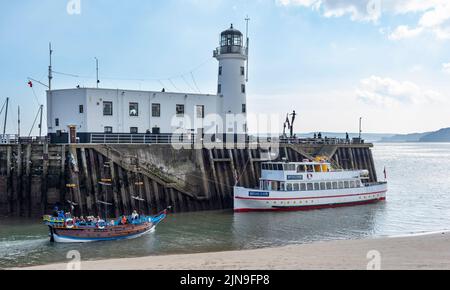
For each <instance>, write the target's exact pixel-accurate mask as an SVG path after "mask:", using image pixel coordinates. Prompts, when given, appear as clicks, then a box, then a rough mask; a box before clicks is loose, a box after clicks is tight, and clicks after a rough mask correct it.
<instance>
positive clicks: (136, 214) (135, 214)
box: [131, 210, 139, 221]
mask: <svg viewBox="0 0 450 290" xmlns="http://www.w3.org/2000/svg"><path fill="white" fill-rule="evenodd" d="M131 219H132V220H133V221H135V220H138V219H139V214H138V212H137V211H136V210H134V211H133V213H132V214H131Z"/></svg>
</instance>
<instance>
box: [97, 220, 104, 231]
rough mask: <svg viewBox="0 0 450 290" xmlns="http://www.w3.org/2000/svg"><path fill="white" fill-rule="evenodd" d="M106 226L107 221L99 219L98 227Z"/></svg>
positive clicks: (102, 228)
mask: <svg viewBox="0 0 450 290" xmlns="http://www.w3.org/2000/svg"><path fill="white" fill-rule="evenodd" d="M105 227H106V222H105V221H104V220H99V221H98V222H97V228H98V229H99V230H104V229H105Z"/></svg>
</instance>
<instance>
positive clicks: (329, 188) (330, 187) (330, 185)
mask: <svg viewBox="0 0 450 290" xmlns="http://www.w3.org/2000/svg"><path fill="white" fill-rule="evenodd" d="M331 189H333V185H332V183H331V182H327V190H331Z"/></svg>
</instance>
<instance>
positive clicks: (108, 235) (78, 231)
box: [49, 223, 156, 243]
mask: <svg viewBox="0 0 450 290" xmlns="http://www.w3.org/2000/svg"><path fill="white" fill-rule="evenodd" d="M155 228H156V225H155V224H153V223H146V224H141V225H125V226H117V227H110V228H106V229H103V230H102V229H96V228H73V229H66V228H58V227H54V226H49V229H50V240H51V241H52V242H55V243H92V242H102V241H118V240H129V239H136V238H139V237H142V236H144V235H146V234H148V233H150V232H153V231H155Z"/></svg>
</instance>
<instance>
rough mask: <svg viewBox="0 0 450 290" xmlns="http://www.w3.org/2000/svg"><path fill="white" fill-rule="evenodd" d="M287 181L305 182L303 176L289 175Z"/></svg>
mask: <svg viewBox="0 0 450 290" xmlns="http://www.w3.org/2000/svg"><path fill="white" fill-rule="evenodd" d="M287 180H303V175H288V176H287Z"/></svg>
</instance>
